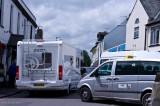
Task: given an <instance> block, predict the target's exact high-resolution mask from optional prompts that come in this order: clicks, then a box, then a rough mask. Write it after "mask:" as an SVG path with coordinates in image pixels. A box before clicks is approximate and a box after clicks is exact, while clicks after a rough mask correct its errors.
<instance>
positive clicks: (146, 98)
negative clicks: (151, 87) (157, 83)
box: [141, 93, 151, 106]
mask: <svg viewBox="0 0 160 106" xmlns="http://www.w3.org/2000/svg"><path fill="white" fill-rule="evenodd" d="M150 100H151V93H145V94H144V95H143V97H142V101H141V102H142V105H143V106H148V104H149V102H150Z"/></svg>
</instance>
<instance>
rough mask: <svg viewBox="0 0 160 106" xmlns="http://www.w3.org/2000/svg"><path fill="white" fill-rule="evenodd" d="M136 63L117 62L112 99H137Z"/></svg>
mask: <svg viewBox="0 0 160 106" xmlns="http://www.w3.org/2000/svg"><path fill="white" fill-rule="evenodd" d="M138 63H139V62H138V61H117V64H116V68H115V76H113V97H114V98H121V99H126V98H130V99H137V98H138V90H137V89H138V87H137V85H138Z"/></svg>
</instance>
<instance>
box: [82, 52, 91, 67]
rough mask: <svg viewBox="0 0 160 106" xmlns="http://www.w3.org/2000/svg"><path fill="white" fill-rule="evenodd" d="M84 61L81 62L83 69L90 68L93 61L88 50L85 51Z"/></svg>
mask: <svg viewBox="0 0 160 106" xmlns="http://www.w3.org/2000/svg"><path fill="white" fill-rule="evenodd" d="M83 58H84V59H83V60H82V61H81V66H82V67H89V66H90V64H91V59H90V57H89V55H88V52H87V51H86V50H83Z"/></svg>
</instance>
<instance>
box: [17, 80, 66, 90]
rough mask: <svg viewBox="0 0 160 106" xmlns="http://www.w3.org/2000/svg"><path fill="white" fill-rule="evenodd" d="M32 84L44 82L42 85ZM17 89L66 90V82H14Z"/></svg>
mask: <svg viewBox="0 0 160 106" xmlns="http://www.w3.org/2000/svg"><path fill="white" fill-rule="evenodd" d="M34 84H44V86H34ZM16 85H17V89H19V90H29V91H32V90H33V91H35V90H36V91H37V90H40V91H46V90H66V89H68V84H64V83H54V82H16Z"/></svg>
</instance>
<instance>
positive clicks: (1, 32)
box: [0, 0, 35, 44]
mask: <svg viewBox="0 0 160 106" xmlns="http://www.w3.org/2000/svg"><path fill="white" fill-rule="evenodd" d="M19 1H20V0H19ZM3 2H4V12H3V27H2V26H1V27H0V41H1V42H2V43H5V44H7V43H8V40H9V37H10V35H11V33H9V32H7V31H9V25H10V8H11V5H12V6H13V32H12V33H13V34H17V19H18V13H20V29H19V30H20V33H19V34H20V35H24V19H25V20H26V34H25V37H24V38H27V39H29V38H30V26H31V25H32V28H33V29H32V38H33V39H34V38H35V27H34V26H33V24H32V23H31V22H30V21H28V20H27V18H26V17H25V16H24V15H23V13H22V12H21V11H20V10H19V9H18V7H17V6H16V5H15V4H14V3H13V2H12V0H3ZM22 3H23V2H22ZM28 12H29V13H28V14H30V15H31V17H33V20H35V17H34V16H33V15H32V14H31V13H30V11H29V10H28Z"/></svg>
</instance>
